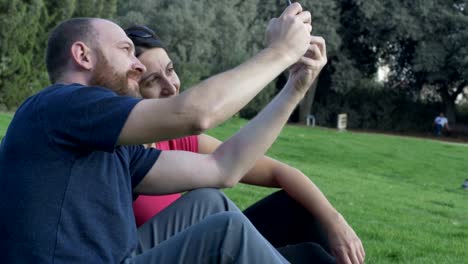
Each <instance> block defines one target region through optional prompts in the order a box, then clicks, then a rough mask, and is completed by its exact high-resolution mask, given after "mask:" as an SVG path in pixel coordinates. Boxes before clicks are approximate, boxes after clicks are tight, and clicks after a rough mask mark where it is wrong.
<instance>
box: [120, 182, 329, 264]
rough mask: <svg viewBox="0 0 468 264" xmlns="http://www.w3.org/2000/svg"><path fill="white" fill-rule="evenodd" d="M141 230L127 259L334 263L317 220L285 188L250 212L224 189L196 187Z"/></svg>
mask: <svg viewBox="0 0 468 264" xmlns="http://www.w3.org/2000/svg"><path fill="white" fill-rule="evenodd" d="M246 216H247V217H246ZM248 218H249V219H250V220H251V221H252V222H251V221H249V219H248ZM252 223H253V225H252ZM254 225H255V227H254ZM257 229H258V231H257ZM259 231H260V233H261V234H260V233H259ZM262 235H263V236H262ZM138 236H139V245H138V249H137V250H136V251H135V253H134V256H133V257H132V258H129V259H127V260H126V263H287V262H288V261H290V262H292V263H334V260H333V258H332V257H331V256H330V255H329V254H328V253H327V252H326V250H328V246H327V242H326V236H324V234H323V232H322V231H321V229H320V228H319V226H318V224H317V223H316V221H314V220H313V218H312V217H310V215H309V214H308V213H307V212H306V211H305V210H304V209H303V208H302V207H301V206H300V205H299V204H297V203H296V202H295V201H294V200H292V199H291V198H290V197H289V196H288V195H287V194H286V193H285V192H282V191H280V192H277V193H275V194H273V195H271V196H268V197H267V198H265V199H263V200H261V201H260V202H258V203H256V204H254V205H253V206H251V207H250V208H248V209H247V210H246V211H245V215H244V214H243V213H241V212H240V211H239V209H238V208H237V207H236V206H235V205H234V204H233V203H232V202H231V201H230V200H229V199H228V198H227V197H226V196H225V195H224V194H223V193H222V192H220V191H219V190H216V189H199V190H194V191H191V192H188V193H187V194H185V195H183V196H182V197H181V198H180V199H178V200H177V201H176V202H174V203H173V204H171V205H170V206H169V207H167V208H166V209H164V210H163V211H162V212H161V213H159V214H158V215H156V216H155V217H153V218H152V219H151V220H150V221H148V222H147V223H146V224H144V225H143V226H141V227H140V228H139V229H138ZM264 236H265V238H266V239H265V238H264ZM267 240H268V241H267ZM272 244H273V245H272ZM275 247H277V248H278V249H275ZM278 251H279V252H280V253H281V254H280V253H279V252H278ZM283 256H284V257H283ZM285 258H286V259H287V260H288V261H287V260H286V259H285Z"/></svg>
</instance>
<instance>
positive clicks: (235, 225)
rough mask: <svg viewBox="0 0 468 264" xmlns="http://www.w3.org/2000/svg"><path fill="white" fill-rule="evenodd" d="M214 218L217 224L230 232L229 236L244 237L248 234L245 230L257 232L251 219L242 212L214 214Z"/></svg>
mask: <svg viewBox="0 0 468 264" xmlns="http://www.w3.org/2000/svg"><path fill="white" fill-rule="evenodd" d="M212 217H213V218H214V221H215V222H216V223H218V224H220V225H221V226H223V227H224V228H226V230H229V232H227V235H228V236H242V235H245V234H246V232H243V231H245V230H249V229H252V230H255V229H254V228H253V226H252V224H251V223H250V221H249V219H247V217H246V216H245V215H244V214H243V213H241V212H233V211H229V212H221V213H217V214H214V215H213V216H212ZM247 233H248V232H247Z"/></svg>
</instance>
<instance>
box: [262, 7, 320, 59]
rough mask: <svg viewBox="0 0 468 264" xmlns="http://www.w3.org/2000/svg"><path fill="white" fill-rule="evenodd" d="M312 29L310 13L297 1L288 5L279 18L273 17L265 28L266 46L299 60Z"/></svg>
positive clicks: (306, 45)
mask: <svg viewBox="0 0 468 264" xmlns="http://www.w3.org/2000/svg"><path fill="white" fill-rule="evenodd" d="M311 31H312V25H311V15H310V12H308V11H303V10H302V7H301V5H300V4H299V3H294V4H292V5H290V6H288V7H287V8H286V9H285V10H284V12H283V14H281V16H280V17H279V18H273V19H272V20H271V21H270V23H269V25H268V28H267V32H266V42H267V46H268V47H269V48H272V49H276V50H278V52H279V53H280V54H284V55H286V56H288V57H289V59H291V61H292V62H295V61H297V60H299V58H300V57H301V56H303V55H304V53H305V52H306V51H307V47H308V46H309V42H310V32H311Z"/></svg>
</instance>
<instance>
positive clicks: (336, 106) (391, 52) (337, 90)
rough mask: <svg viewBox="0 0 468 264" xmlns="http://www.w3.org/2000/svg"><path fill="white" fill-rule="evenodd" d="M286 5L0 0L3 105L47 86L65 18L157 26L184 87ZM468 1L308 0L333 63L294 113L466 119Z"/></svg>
mask: <svg viewBox="0 0 468 264" xmlns="http://www.w3.org/2000/svg"><path fill="white" fill-rule="evenodd" d="M285 2H286V1H283V0H249V1H241V0H219V1H206V0H199V1H194V0H177V1H171V0H156V1H151V0H140V1H123V0H83V1H77V0H64V1H57V0H34V1H26V0H12V1H7V0H0V22H1V23H2V27H1V28H0V109H2V108H7V109H14V108H15V107H17V106H18V105H19V104H20V102H21V101H22V100H24V98H25V97H27V96H29V95H31V94H33V93H34V92H36V91H38V90H40V89H42V87H44V86H45V85H47V84H48V80H47V74H46V73H45V69H44V68H45V67H44V59H43V58H44V51H45V45H46V39H47V33H48V32H49V31H50V29H51V28H52V27H53V26H55V25H56V24H57V23H58V22H59V21H61V20H63V19H66V18H70V17H74V16H98V17H109V18H113V19H114V20H115V21H117V22H119V23H120V24H121V25H122V26H124V27H125V26H129V25H132V24H146V25H149V26H150V27H152V28H154V29H156V31H157V33H158V34H159V35H160V36H161V37H162V39H163V40H164V41H165V42H166V43H167V44H168V47H169V49H170V51H171V52H170V55H171V57H172V58H173V60H174V61H175V66H176V69H177V71H178V73H179V75H180V77H181V80H182V84H183V85H182V88H183V89H184V88H188V87H190V86H192V85H194V84H196V83H198V82H199V81H200V80H203V79H205V78H207V77H209V76H211V75H213V74H216V73H219V72H222V71H225V70H227V69H230V68H232V67H234V66H236V65H238V64H239V63H241V62H243V61H245V60H246V59H247V58H249V57H250V56H252V55H253V54H255V52H257V51H258V50H259V49H261V48H262V47H263V38H264V31H265V28H266V25H267V23H268V21H269V19H270V18H272V17H274V16H278V15H280V14H281V12H282V10H283V9H284V7H285ZM466 2H467V1H465V0H449V1H441V0H428V1H419V0H418V1H413V0H396V1H395V0H369V1H363V0H344V1H338V0H328V1H319V0H304V1H301V3H302V5H303V6H304V7H305V8H306V9H309V10H311V11H312V15H313V25H314V29H313V33H314V34H315V35H321V36H323V37H324V38H325V39H326V41H327V46H328V56H329V64H328V65H327V67H326V68H325V69H324V70H323V71H322V74H321V76H320V80H319V83H318V86H317V89H316V90H312V91H311V92H309V93H308V94H307V96H306V99H305V100H304V101H303V102H302V103H301V105H300V107H299V111H298V112H297V114H296V115H295V118H294V119H295V120H298V121H300V122H303V121H304V119H305V116H306V115H307V114H309V113H314V114H315V115H316V117H317V119H318V121H319V123H320V124H321V125H325V126H333V125H334V124H335V122H336V115H337V114H338V113H340V112H347V113H348V115H349V116H350V120H351V122H350V124H349V125H350V126H351V127H356V128H374V129H385V130H388V129H390V130H400V131H409V130H425V129H427V125H428V124H430V123H431V121H432V118H433V117H434V116H435V115H436V114H437V113H438V112H439V111H446V113H447V115H448V117H449V120H450V121H451V122H452V123H453V122H454V121H455V120H456V119H457V118H458V120H467V118H466V117H463V118H461V117H462V116H461V115H462V114H463V113H464V112H458V113H457V109H464V108H463V107H461V106H458V107H455V101H456V99H457V97H458V96H459V95H460V94H463V89H464V88H465V87H466V84H467V72H468V71H467V70H466V68H467V64H468V51H467V48H466V45H465V43H467V42H468V23H467V22H468V21H467V11H466V9H465V7H466ZM383 66H385V67H388V69H389V74H388V78H387V81H386V82H377V81H376V76H377V72H378V69H379V68H381V67H383ZM283 84H284V76H283V77H281V78H279V79H278V80H276V81H275V82H272V83H271V84H270V85H269V86H268V88H266V89H265V90H264V92H263V93H261V94H260V95H259V96H258V97H256V98H255V99H254V100H253V101H252V102H251V103H250V104H249V105H248V106H247V107H246V108H244V109H243V110H242V111H241V116H244V117H252V116H254V115H255V114H256V113H257V112H258V111H259V110H260V109H262V108H263V106H264V105H265V104H266V103H267V102H268V101H269V100H271V98H272V96H273V95H274V94H276V92H277V91H278V90H279V89H281V87H282V85H283ZM465 93H466V90H465ZM465 97H466V94H465ZM466 101H467V100H466V99H465V102H466ZM313 102H314V104H313ZM416 106H417V108H418V109H417V110H416V111H411V110H410V111H408V109H413V110H414V107H416ZM409 112H410V113H411V114H408V113H409ZM416 113H417V114H416ZM405 124H408V125H405ZM415 124H416V125H415Z"/></svg>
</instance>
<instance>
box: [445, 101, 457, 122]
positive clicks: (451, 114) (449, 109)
mask: <svg viewBox="0 0 468 264" xmlns="http://www.w3.org/2000/svg"><path fill="white" fill-rule="evenodd" d="M444 104H445V116H446V117H447V119H448V120H449V125H450V124H455V123H456V122H457V115H456V109H455V102H454V101H452V100H447V101H446V102H444Z"/></svg>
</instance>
